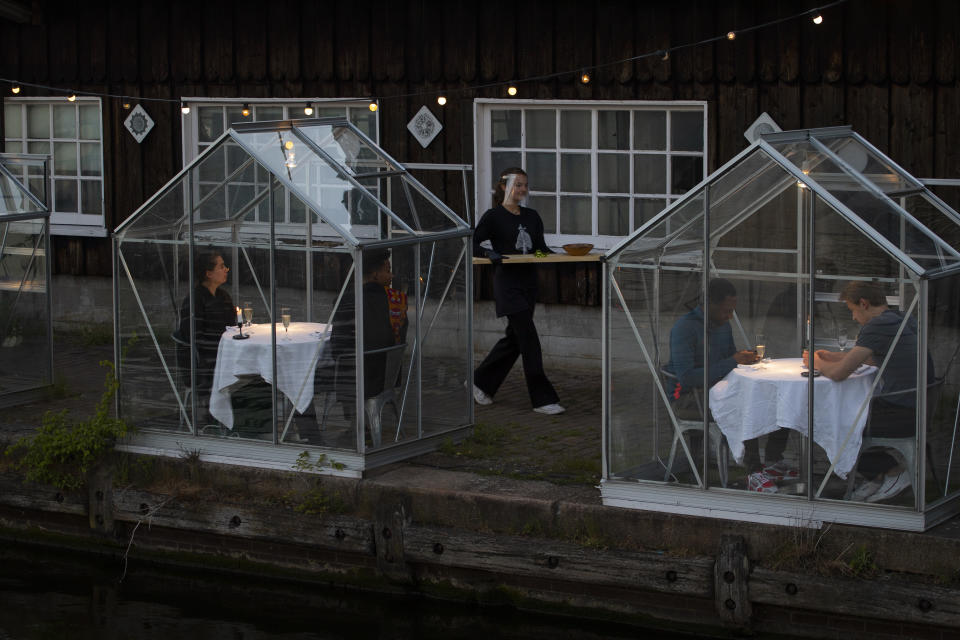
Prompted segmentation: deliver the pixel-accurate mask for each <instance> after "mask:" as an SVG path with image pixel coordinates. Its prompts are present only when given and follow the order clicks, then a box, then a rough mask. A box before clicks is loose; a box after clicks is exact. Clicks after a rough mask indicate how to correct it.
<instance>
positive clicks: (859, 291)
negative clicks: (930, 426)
mask: <svg viewBox="0 0 960 640" xmlns="http://www.w3.org/2000/svg"><path fill="white" fill-rule="evenodd" d="M840 299H841V300H842V301H843V302H845V303H846V304H847V308H848V309H849V310H850V313H851V314H852V315H853V319H854V320H855V321H856V322H857V323H858V324H860V325H861V329H860V334H859V335H858V336H857V343H856V346H854V347H853V348H852V349H850V350H849V351H846V352H836V351H827V350H825V349H820V350H817V351H816V352H814V354H813V368H814V369H818V370H819V371H820V372H821V373H822V374H823V375H825V376H827V377H828V378H830V379H831V380H838V381H839V380H846V379H847V377H849V376H850V374H851V373H853V372H854V371H856V369H857V367H859V366H860V365H861V364H863V363H867V364H871V365H874V366H878V367H879V366H880V365H881V364H882V363H883V361H884V359H885V358H886V356H887V353H889V352H890V349H891V346H892V348H893V354H892V355H891V356H890V360H889V361H888V362H887V367H886V369H885V370H884V372H883V378H882V380H881V383H880V386H879V388H878V391H877V393H878V395H880V396H882V397H878V398H874V400H873V401H872V402H871V404H870V418H869V420H870V421H869V423H868V424H867V427H866V431H865V433H867V434H869V435H872V436H874V437H879V438H907V437H911V436H913V435H914V434H916V403H917V397H916V391H915V390H916V387H917V325H916V322H915V321H914V319H913V318H909V319H907V324H906V326H905V327H904V328H903V331H902V333H901V334H900V339H899V340H898V341H897V343H896V345H893V344H892V343H893V339H894V337H895V336H896V335H897V331H899V329H900V325H901V324H902V323H903V314H902V313H899V312H897V311H893V310H891V309H890V308H889V307H888V306H887V298H886V295H884V292H883V290H882V289H881V288H880V287H879V286H877V285H876V284H873V283H870V282H857V281H854V282H851V283H849V284H848V285H847V286H846V287H845V288H844V289H843V291H842V292H841V293H840ZM803 359H804V362H805V363H807V362H809V354H808V353H806V352H804V354H803ZM927 379H928V380H931V381H932V380H933V362H932V360H931V359H930V358H929V355H928V357H927ZM858 469H860V471H861V472H864V473H875V474H877V475H876V477H875V478H874V479H873V480H871V481H868V482H865V483H863V484H862V485H861V486H860V487H858V488H857V489H856V490H855V491H854V493H853V495H852V499H853V500H866V501H867V502H880V501H881V500H888V499H890V498H893V497H896V496H897V495H899V494H900V493H901V492H902V491H903V490H904V489H906V488H907V487H909V486H910V484H911V480H910V474H909V472H908V471H907V470H906V469H904V467H903V465H901V464H900V463H899V462H897V461H896V460H894V459H893V458H891V457H890V456H888V455H886V454H882V453H880V454H865V455H862V456H861V457H860V462H859V464H858Z"/></svg>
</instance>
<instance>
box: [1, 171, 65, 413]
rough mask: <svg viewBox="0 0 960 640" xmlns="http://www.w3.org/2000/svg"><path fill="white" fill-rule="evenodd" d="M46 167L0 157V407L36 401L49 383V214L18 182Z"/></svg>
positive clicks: (50, 373)
mask: <svg viewBox="0 0 960 640" xmlns="http://www.w3.org/2000/svg"><path fill="white" fill-rule="evenodd" d="M48 163H49V157H48V156H29V155H19V154H0V354H2V356H0V357H2V361H3V363H4V367H3V369H2V370H0V407H6V406H11V405H14V404H20V403H23V402H29V401H32V400H36V399H38V398H39V397H40V394H41V393H42V392H43V390H44V389H45V388H46V387H49V385H51V384H52V383H53V332H52V324H51V294H50V227H49V213H48V211H47V208H46V207H45V206H44V205H43V204H42V202H41V200H40V199H38V198H37V197H36V196H34V195H33V194H31V193H30V191H29V190H28V189H27V187H26V186H25V185H24V184H23V182H21V179H22V178H24V177H25V176H26V175H28V174H30V175H37V174H39V175H40V176H44V175H45V174H46V172H47V169H48Z"/></svg>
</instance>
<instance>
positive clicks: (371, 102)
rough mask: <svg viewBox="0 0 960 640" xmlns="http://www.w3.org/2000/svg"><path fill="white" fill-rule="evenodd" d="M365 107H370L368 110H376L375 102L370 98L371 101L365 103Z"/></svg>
mask: <svg viewBox="0 0 960 640" xmlns="http://www.w3.org/2000/svg"><path fill="white" fill-rule="evenodd" d="M367 108H368V109H370V111H376V110H377V103H376V102H374V101H372V100H371V101H370V104H368V105H367Z"/></svg>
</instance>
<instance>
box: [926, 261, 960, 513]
mask: <svg viewBox="0 0 960 640" xmlns="http://www.w3.org/2000/svg"><path fill="white" fill-rule="evenodd" d="M958 304H960V276H958V275H952V276H948V277H946V278H938V279H936V280H931V281H930V284H929V289H928V293H927V307H928V312H927V317H928V318H929V319H930V331H929V333H928V338H927V344H928V348H930V346H931V345H934V346H936V348H930V352H931V353H932V355H933V360H934V378H933V380H927V394H926V401H927V406H926V415H927V429H926V446H925V447H924V450H925V451H926V452H927V464H926V469H925V470H924V473H925V480H926V494H925V496H924V502H925V503H926V504H928V505H933V504H937V503H939V502H942V501H944V500H945V499H947V498H950V497H951V496H955V495H956V494H957V492H958V491H960V472H958V469H957V467H958V465H960V437H958V436H960V433H957V429H958V423H960V366H958V363H957V354H958V353H960V328H958V326H957V323H956V321H955V317H954V314H955V310H956V309H957V305H958Z"/></svg>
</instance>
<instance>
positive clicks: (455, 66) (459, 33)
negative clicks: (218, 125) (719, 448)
mask: <svg viewBox="0 0 960 640" xmlns="http://www.w3.org/2000/svg"><path fill="white" fill-rule="evenodd" d="M34 6H35V7H36V9H37V14H36V16H35V20H34V21H33V23H32V24H25V25H20V24H13V23H8V22H4V21H0V77H5V78H16V79H18V80H20V81H22V82H32V83H39V84H47V85H55V86H58V87H63V88H76V89H82V90H87V91H93V92H98V93H110V94H117V95H139V96H144V97H164V98H173V99H177V98H179V97H181V96H247V97H251V98H256V97H275V98H300V97H303V96H313V95H317V96H351V97H352V96H359V97H363V96H375V97H381V98H382V100H381V112H380V123H381V142H382V144H383V146H384V148H386V150H387V151H388V152H389V153H390V154H392V155H393V156H395V157H397V158H398V159H400V160H404V161H409V162H448V163H458V164H461V163H462V164H469V163H472V162H473V99H474V98H476V97H505V91H504V89H505V87H484V88H480V89H467V87H469V86H472V85H478V84H481V83H483V84H486V83H498V82H504V83H505V82H510V81H516V80H518V79H522V78H526V77H535V76H543V75H549V74H553V73H558V72H562V71H571V72H574V73H571V74H570V75H566V76H563V77H555V78H547V79H544V80H540V81H534V82H523V83H520V84H519V87H520V96H521V97H525V98H526V97H533V98H541V99H550V98H558V99H617V100H644V99H654V100H669V99H700V100H707V101H709V109H710V130H709V144H710V156H709V164H710V167H711V168H715V167H717V166H719V165H720V164H722V163H723V162H725V161H726V160H728V159H729V158H730V157H731V156H732V155H734V154H735V153H737V152H739V151H740V150H741V149H743V148H744V147H745V146H746V144H747V142H746V140H745V139H744V138H743V135H742V132H743V130H744V129H745V128H746V126H747V125H748V124H749V123H750V122H752V121H753V119H754V118H755V117H756V116H757V115H759V114H760V113H761V112H763V111H767V112H769V113H770V115H771V116H773V118H774V119H775V120H776V121H777V122H778V123H779V124H780V125H781V126H782V127H783V128H785V129H787V128H805V127H817V126H828V125H837V124H850V125H852V126H853V127H854V128H855V129H856V130H857V131H859V132H861V133H862V134H863V135H865V136H866V137H867V138H868V139H869V140H870V141H871V142H873V143H874V144H876V145H877V146H878V147H879V148H880V149H881V150H882V151H885V152H888V153H890V154H891V155H892V156H893V157H894V159H895V160H896V161H897V162H899V163H900V164H901V165H902V166H904V167H905V168H906V169H907V170H908V171H911V172H913V173H914V174H916V175H918V176H921V177H935V178H944V177H958V175H960V154H958V152H957V149H958V148H960V128H958V127H955V126H953V122H954V120H955V119H956V118H955V114H956V110H957V108H958V105H960V87H958V83H957V76H958V73H960V65H958V56H960V36H958V35H957V33H960V5H958V3H956V2H955V0H927V1H920V2H917V1H915V0H871V1H868V0H849V2H847V3H845V4H843V5H841V6H840V7H837V8H833V9H829V10H827V11H826V12H824V18H825V20H824V23H823V24H822V25H820V26H815V25H813V24H812V23H811V21H810V20H809V19H808V18H801V19H796V20H791V21H787V22H783V23H779V24H776V25H774V26H770V27H767V28H764V29H761V30H757V31H752V32H746V33H742V34H741V35H740V36H739V37H738V38H737V39H736V40H735V41H734V42H728V41H726V40H721V41H718V42H715V43H712V44H706V45H701V46H697V47H691V48H685V49H681V50H677V51H674V52H672V53H671V54H670V57H669V59H668V60H662V59H661V56H659V55H657V56H651V57H648V58H644V59H641V60H637V61H634V62H619V63H617V64H611V65H605V64H604V63H608V62H614V61H619V60H623V59H626V58H630V57H632V56H636V55H639V54H644V53H648V52H651V51H655V50H658V49H666V48H669V47H674V46H678V45H683V44H687V43H691V42H697V41H701V40H704V39H707V38H712V37H715V36H717V35H721V34H722V33H725V32H726V31H727V30H731V29H732V30H737V29H743V28H747V27H751V26H754V25H757V24H761V23H765V22H769V21H774V20H777V19H779V18H782V17H784V16H788V15H791V14H794V13H797V12H799V11H801V10H803V9H804V8H807V7H813V6H815V4H814V3H812V2H808V1H806V0H804V1H803V2H799V3H798V2H791V1H787V0H731V1H725V2H715V1H714V0H679V1H670V0H601V1H600V2H596V3H585V2H572V1H570V0H555V1H547V0H530V1H529V2H526V3H521V4H519V5H518V4H516V3H513V2H507V1H505V0H492V1H491V2H487V3H482V4H481V3H469V2H452V3H451V2H440V1H438V0H375V1H374V2H367V3H362V2H360V3H358V2H347V1H345V0H336V1H333V0H331V1H329V2H323V3H298V2H293V1H292V0H275V1H274V2H269V3H262V2H252V1H250V0H234V1H231V2H226V1H225V0H210V1H208V2H202V3H197V2H184V1H179V0H178V1H172V2H162V3H161V2H149V1H146V2H140V3H131V2H119V1H117V0H94V1H92V2H85V3H82V4H78V3H76V2H66V1H62V0H47V1H44V0H40V1H39V2H34ZM594 65H603V66H601V67H599V68H597V69H595V70H594V71H593V72H592V76H593V81H592V82H591V83H590V84H589V85H582V84H580V83H579V82H578V81H577V80H576V77H575V72H577V71H578V70H579V69H580V68H583V67H593V66H594ZM441 91H442V92H444V93H446V94H447V96H448V99H449V101H448V103H447V106H446V107H444V108H440V107H438V106H437V105H436V103H435V102H434V98H435V97H436V95H437V94H439V93H440V92H441ZM421 92H422V95H417V94H420V93H421ZM3 93H4V94H5V95H9V94H6V87H4V88H3ZM38 94H42V92H38V91H37V90H28V91H26V92H25V93H24V94H23V95H38ZM411 94H412V95H411ZM121 102H122V101H121V99H120V98H108V99H105V100H104V103H103V118H104V133H105V141H104V154H105V158H106V160H105V164H106V166H105V167H104V170H105V183H106V192H107V195H106V220H107V226H108V227H109V228H110V229H112V228H113V227H115V226H116V224H118V223H119V222H120V221H121V220H123V219H124V218H126V217H127V216H128V215H129V214H130V213H131V212H132V211H133V210H134V209H135V208H136V207H137V206H139V205H140V204H141V203H142V202H143V200H144V199H146V198H147V197H149V196H150V195H151V194H152V193H153V192H154V191H155V190H156V189H157V188H158V187H159V186H160V185H162V184H164V183H165V182H166V181H167V180H169V178H170V177H172V176H173V174H174V173H175V172H176V171H177V170H178V169H179V168H180V167H181V164H182V159H181V151H180V121H181V120H180V116H179V111H178V105H177V104H176V103H145V106H146V107H147V108H148V110H149V112H150V115H151V117H153V119H154V120H155V121H156V126H155V128H154V130H153V131H152V132H151V134H150V135H149V136H148V137H147V138H146V139H145V140H144V142H143V144H139V145H138V144H137V143H136V142H135V141H134V140H133V139H132V137H131V136H130V135H129V134H128V133H127V132H126V131H125V130H124V129H123V127H122V121H123V118H124V117H126V112H125V111H124V110H123V108H122V106H121ZM423 104H426V105H428V106H429V108H430V109H431V110H432V111H433V112H434V113H435V114H436V115H437V116H438V117H439V118H440V120H441V121H442V122H443V124H444V130H443V132H442V133H441V134H440V136H439V137H438V138H437V139H436V140H435V141H434V142H433V144H431V145H430V147H428V148H427V149H422V148H421V147H420V145H419V144H417V143H416V142H415V141H414V140H413V139H412V138H411V137H410V134H409V133H408V132H407V129H406V123H407V121H408V120H409V119H410V118H411V117H412V116H413V114H414V113H415V112H416V111H417V110H418V109H419V108H420V107H421V106H422V105H423ZM427 181H428V182H429V184H430V187H431V188H433V189H435V190H437V191H438V192H439V193H440V195H441V197H443V198H444V199H445V200H446V201H448V202H450V203H451V204H453V206H455V207H457V208H460V209H461V210H462V206H463V204H462V202H463V197H462V195H461V194H462V186H461V183H460V177H459V175H450V176H445V177H433V178H430V179H428V180H427ZM57 243H58V245H57V247H58V248H57V251H56V252H55V254H56V256H57V259H56V267H55V268H56V270H57V271H58V272H66V273H91V274H92V273H96V274H100V275H106V274H107V273H109V265H110V260H109V255H107V254H103V252H108V243H104V242H96V241H90V240H82V241H81V240H58V241H57ZM86 252H94V253H98V255H94V256H86V255H85V253H86ZM101 254H102V255H101ZM104 270H106V271H104ZM581 276H583V274H581V273H580V272H579V271H578V270H577V269H575V268H573V267H566V266H565V267H564V269H556V270H555V272H554V274H553V275H551V276H546V277H547V279H548V280H549V281H545V282H544V283H543V284H544V289H545V290H546V291H554V293H546V294H545V299H555V300H556V301H566V299H565V296H570V295H572V297H573V298H575V299H576V301H581V300H585V301H588V302H589V301H595V300H597V292H596V288H595V286H594V284H590V282H592V281H590V279H589V278H582V277H581ZM550 278H552V280H550ZM578 278H579V279H582V280H583V281H584V282H585V283H587V284H585V285H583V286H580V287H579V288H578V287H577V286H573V285H571V286H567V284H569V282H568V281H569V279H578ZM578 282H579V280H578ZM552 283H556V284H552ZM578 286H579V285H578ZM477 289H478V291H481V290H482V289H483V286H478V287H477ZM568 292H575V293H574V294H569V293H568Z"/></svg>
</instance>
